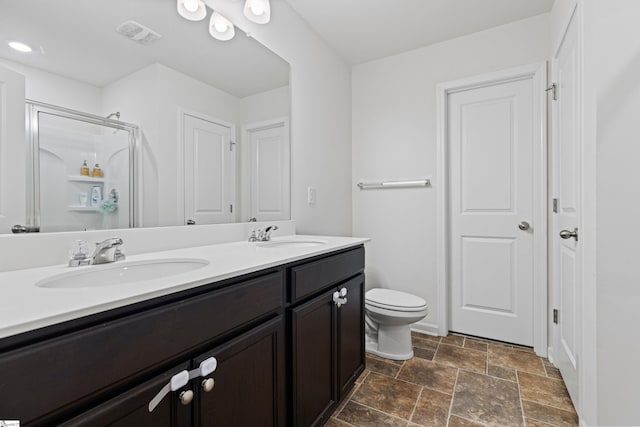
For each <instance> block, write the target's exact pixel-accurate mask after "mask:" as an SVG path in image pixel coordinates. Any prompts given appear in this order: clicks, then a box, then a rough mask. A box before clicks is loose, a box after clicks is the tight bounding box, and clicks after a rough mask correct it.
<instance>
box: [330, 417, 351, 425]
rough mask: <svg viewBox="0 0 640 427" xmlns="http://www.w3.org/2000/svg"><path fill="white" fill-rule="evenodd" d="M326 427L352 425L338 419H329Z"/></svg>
mask: <svg viewBox="0 0 640 427" xmlns="http://www.w3.org/2000/svg"><path fill="white" fill-rule="evenodd" d="M324 427H351V424H348V423H345V422H344V421H340V420H339V419H337V418H329V421H327V422H326V424H325V425H324Z"/></svg>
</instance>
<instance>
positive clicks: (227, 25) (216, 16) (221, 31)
mask: <svg viewBox="0 0 640 427" xmlns="http://www.w3.org/2000/svg"><path fill="white" fill-rule="evenodd" d="M209 34H211V37H213V38H215V39H218V40H222V41H226V40H231V39H232V38H233V36H234V35H235V34H236V31H235V29H234V28H233V24H232V23H231V21H229V20H228V19H227V18H225V17H224V16H222V15H220V13H218V12H217V11H214V12H213V13H212V14H211V19H210V20H209Z"/></svg>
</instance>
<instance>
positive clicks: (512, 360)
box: [489, 344, 546, 375]
mask: <svg viewBox="0 0 640 427" xmlns="http://www.w3.org/2000/svg"><path fill="white" fill-rule="evenodd" d="M489 364H490V365H498V366H504V367H507V368H512V369H516V370H518V371H526V372H531V373H534V374H538V375H545V374H546V373H545V371H544V367H543V365H542V360H540V358H539V357H538V356H536V355H535V353H530V352H527V351H520V350H516V349H514V348H511V347H506V346H502V345H495V344H489Z"/></svg>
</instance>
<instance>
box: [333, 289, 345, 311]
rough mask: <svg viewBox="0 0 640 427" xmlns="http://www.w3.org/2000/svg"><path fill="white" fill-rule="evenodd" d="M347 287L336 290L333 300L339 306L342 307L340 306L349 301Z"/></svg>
mask: <svg viewBox="0 0 640 427" xmlns="http://www.w3.org/2000/svg"><path fill="white" fill-rule="evenodd" d="M346 295H347V288H342V289H341V290H340V291H335V292H334V293H333V302H334V304H335V305H337V306H338V308H340V306H342V305H343V304H346V303H347V298H346Z"/></svg>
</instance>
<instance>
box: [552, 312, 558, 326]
mask: <svg viewBox="0 0 640 427" xmlns="http://www.w3.org/2000/svg"><path fill="white" fill-rule="evenodd" d="M553 323H555V324H556V325H557V324H558V309H557V308H554V309H553Z"/></svg>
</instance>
